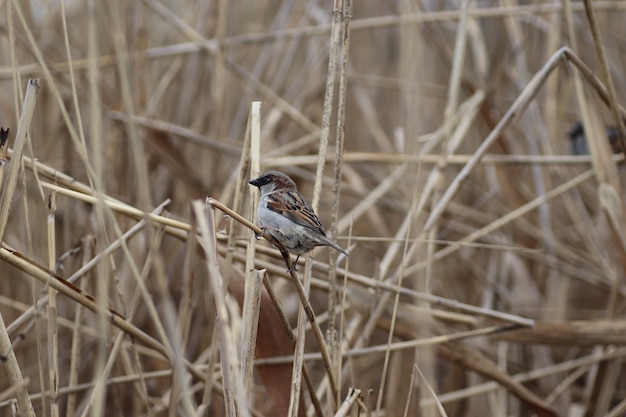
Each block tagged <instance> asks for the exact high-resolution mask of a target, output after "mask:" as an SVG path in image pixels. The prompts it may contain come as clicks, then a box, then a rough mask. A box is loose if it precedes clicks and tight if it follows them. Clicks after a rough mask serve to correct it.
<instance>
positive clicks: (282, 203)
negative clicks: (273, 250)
mask: <svg viewBox="0 0 626 417" xmlns="http://www.w3.org/2000/svg"><path fill="white" fill-rule="evenodd" d="M248 184H250V185H253V186H255V187H258V188H259V190H260V192H261V198H260V200H259V207H258V209H257V223H258V226H259V227H260V228H261V229H262V230H263V233H268V234H269V235H270V236H271V237H272V238H274V239H275V240H276V241H277V242H278V243H280V244H281V245H282V246H283V247H284V248H285V249H286V250H287V251H288V252H289V253H292V254H295V255H297V257H296V259H295V261H294V262H293V264H292V265H291V267H290V270H292V269H295V267H296V264H297V262H298V259H299V258H300V255H304V254H305V253H308V252H311V251H312V250H313V249H314V248H315V247H316V246H330V247H331V248H333V249H335V250H337V251H339V252H341V253H343V254H344V255H346V256H347V257H348V258H350V254H349V253H348V252H347V251H346V250H345V249H344V248H342V247H341V246H339V245H338V244H337V243H335V242H333V241H332V240H331V239H329V238H328V237H327V236H326V231H325V230H324V226H323V225H322V222H321V221H320V219H319V217H317V214H315V211H314V210H313V207H311V204H309V202H308V201H307V200H306V199H305V198H304V197H303V196H302V194H300V193H299V192H298V188H297V186H296V183H295V182H294V181H293V180H292V179H291V178H289V176H287V175H286V174H284V173H282V172H280V171H268V172H265V173H264V174H261V176H259V177H258V178H255V179H253V180H251V181H249V182H248Z"/></svg>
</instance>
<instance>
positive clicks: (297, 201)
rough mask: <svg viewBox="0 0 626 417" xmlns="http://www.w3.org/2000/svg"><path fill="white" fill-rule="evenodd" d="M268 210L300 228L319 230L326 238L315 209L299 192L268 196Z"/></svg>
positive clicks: (278, 193) (275, 193)
mask: <svg viewBox="0 0 626 417" xmlns="http://www.w3.org/2000/svg"><path fill="white" fill-rule="evenodd" d="M267 208H268V209H270V210H272V211H274V212H276V213H278V214H281V215H282V216H284V217H286V218H288V219H289V220H291V221H292V222H294V223H296V224H299V225H300V226H304V227H308V228H309V229H314V230H317V231H318V232H320V233H321V234H322V235H324V236H326V232H325V231H324V226H322V222H321V221H320V219H319V217H317V215H316V214H315V211H313V207H311V205H310V204H309V203H308V202H307V201H306V199H305V198H304V197H302V195H301V194H300V193H299V192H297V191H295V192H293V191H291V192H289V191H286V190H277V191H274V192H273V193H271V194H270V195H269V196H268V200H267ZM313 226H314V227H313Z"/></svg>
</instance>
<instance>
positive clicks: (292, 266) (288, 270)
mask: <svg viewBox="0 0 626 417" xmlns="http://www.w3.org/2000/svg"><path fill="white" fill-rule="evenodd" d="M298 259H300V255H298V256H296V259H295V260H294V261H293V262H292V263H291V266H290V267H289V269H287V273H289V274H290V273H291V272H292V271H293V272H296V271H297V270H298Z"/></svg>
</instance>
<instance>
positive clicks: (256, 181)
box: [248, 178, 261, 187]
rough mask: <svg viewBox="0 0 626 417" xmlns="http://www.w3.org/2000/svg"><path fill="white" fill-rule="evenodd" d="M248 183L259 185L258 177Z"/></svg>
mask: <svg viewBox="0 0 626 417" xmlns="http://www.w3.org/2000/svg"><path fill="white" fill-rule="evenodd" d="M248 184H250V185H254V186H255V187H260V186H261V183H260V182H259V179H258V178H255V179H253V180H250V181H248Z"/></svg>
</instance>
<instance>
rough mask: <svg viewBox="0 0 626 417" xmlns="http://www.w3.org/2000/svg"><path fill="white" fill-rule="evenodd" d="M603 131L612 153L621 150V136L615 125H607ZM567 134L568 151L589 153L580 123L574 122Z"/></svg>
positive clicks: (581, 153)
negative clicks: (568, 141) (568, 140)
mask: <svg viewBox="0 0 626 417" xmlns="http://www.w3.org/2000/svg"><path fill="white" fill-rule="evenodd" d="M605 133H606V137H607V139H608V140H609V143H610V144H611V149H612V150H613V153H616V154H617V153H620V152H622V141H621V140H620V138H621V137H620V133H619V130H618V129H617V127H614V126H608V127H606V128H605ZM567 136H569V139H570V151H571V153H572V155H589V145H588V143H587V137H586V135H585V129H584V128H583V125H582V123H580V122H576V123H574V125H573V126H572V128H571V129H570V130H569V131H568V132H567Z"/></svg>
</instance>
